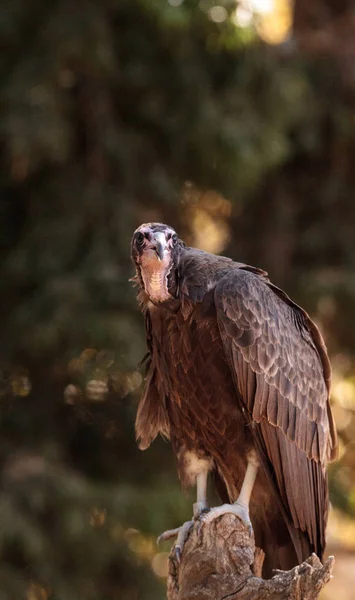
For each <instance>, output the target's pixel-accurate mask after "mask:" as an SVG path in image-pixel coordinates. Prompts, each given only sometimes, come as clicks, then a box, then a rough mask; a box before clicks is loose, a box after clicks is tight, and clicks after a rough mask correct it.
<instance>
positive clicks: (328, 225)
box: [0, 0, 355, 600]
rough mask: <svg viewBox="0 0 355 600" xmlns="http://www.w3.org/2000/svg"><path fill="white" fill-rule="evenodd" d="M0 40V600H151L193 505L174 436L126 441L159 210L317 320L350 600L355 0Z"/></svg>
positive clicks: (167, 8)
mask: <svg viewBox="0 0 355 600" xmlns="http://www.w3.org/2000/svg"><path fill="white" fill-rule="evenodd" d="M253 8H254V9H255V10H254V12H253V11H252V9H253ZM292 20H293V29H291V26H292ZM0 31H1V52H0V81H1V92H0V110H1V116H2V118H1V126H0V160H1V174H0V189H1V197H0V264H1V277H0V297H1V311H0V323H1V343H0V487H1V491H0V600H22V599H25V600H79V599H80V600H121V599H122V600H153V599H154V600H162V599H163V598H164V585H165V584H164V574H165V572H166V557H167V550H168V549H169V544H166V545H164V546H163V547H162V548H160V549H159V548H157V546H156V544H155V538H156V536H157V534H158V533H160V532H161V531H162V530H164V529H165V528H171V527H174V526H177V525H178V524H180V523H181V522H182V521H183V520H185V519H187V518H190V516H191V502H192V496H185V495H184V494H183V493H182V492H181V491H180V487H179V483H178V481H177V476H176V472H175V465H174V460H173V457H172V454H171V450H170V447H169V445H168V444H165V443H164V442H163V441H157V442H156V443H155V444H154V445H153V447H152V448H151V449H150V450H149V451H147V452H145V453H141V452H139V451H138V450H137V448H136V445H135V440H134V418H135V412H136V407H137V402H138V399H139V395H140V393H141V385H142V373H141V372H140V370H139V369H138V368H137V364H138V362H139V360H140V359H141V358H142V357H143V355H144V353H145V340H144V330H143V321H142V317H141V315H140V314H139V312H138V311H137V309H136V303H135V293H134V290H133V289H132V287H131V284H130V283H129V282H128V279H129V278H130V277H131V276H132V275H133V267H132V265H131V263H130V256H129V253H130V238H131V235H132V232H133V230H134V229H135V228H136V227H137V226H138V225H139V224H140V223H142V222H145V221H151V220H159V221H163V222H167V223H169V224H170V225H172V226H173V227H175V229H176V230H177V231H178V232H179V233H180V235H181V237H183V238H184V239H185V240H186V241H187V242H188V243H191V244H194V245H197V246H199V247H202V248H204V249H206V250H209V251H212V252H223V253H224V254H227V255H229V256H231V257H233V258H235V259H236V260H239V261H244V262H247V263H250V264H253V265H256V266H259V267H262V268H265V269H267V270H268V271H269V273H270V277H271V278H272V280H273V281H274V282H275V283H276V284H277V285H279V286H281V287H283V288H284V289H285V290H286V291H287V292H288V293H289V294H291V295H292V297H293V298H294V299H295V300H296V301H297V302H298V303H300V304H302V305H303V306H304V307H305V308H306V310H308V312H309V313H310V314H311V315H312V317H313V318H314V319H315V320H316V321H317V323H318V324H319V326H320V327H321V329H322V332H323V334H324V336H325V338H326V342H327V345H328V348H329V351H330V354H331V359H332V364H333V370H334V385H333V394H332V399H333V406H334V412H335V417H336V420H337V424H338V428H339V435H340V460H339V462H338V463H337V464H335V465H334V466H332V468H331V471H330V483H331V500H332V504H333V511H332V516H331V523H330V526H329V549H330V550H331V551H334V552H335V554H336V557H337V569H338V570H337V571H336V574H338V576H337V577H336V578H335V579H334V581H333V582H332V583H331V586H333V588H332V587H331V586H329V588H328V589H329V592H328V591H327V590H326V594H327V593H328V596H326V595H325V596H324V598H325V597H327V598H330V595H331V594H337V598H338V600H350V599H352V598H353V589H354V584H355V581H354V580H353V581H352V582H351V581H350V579H349V577H350V575H351V565H352V572H353V575H352V576H353V577H354V565H355V559H354V554H353V552H354V549H355V525H354V522H353V521H352V517H354V516H355V484H354V476H355V445H354V442H353V441H352V440H353V439H354V435H355V375H354V362H355V333H354V332H355V321H354V315H355V310H354V301H355V274H354V268H355V240H354V238H355V236H354V233H355V202H354V185H355V153H354V152H355V8H354V3H353V2H350V0H348V1H347V0H312V2H309V0H296V2H295V8H294V12H293V13H292V10H291V6H290V4H289V3H288V1H287V0H249V1H248V0H243V1H241V0H240V1H239V2H237V3H236V2H235V1H233V2H222V0H221V1H220V2H214V1H212V0H201V1H200V2H197V1H195V0H184V1H181V0H170V3H169V2H168V1H167V0H100V2H99V1H97V2H95V1H91V2H90V1H85V0H81V1H77V2H75V0H71V1H70V2H69V1H66V0H53V2H47V1H45V0H32V1H31V2H28V1H26V0H5V1H4V2H3V3H2V4H1V7H0ZM349 573H350V575H349ZM333 597H334V596H333Z"/></svg>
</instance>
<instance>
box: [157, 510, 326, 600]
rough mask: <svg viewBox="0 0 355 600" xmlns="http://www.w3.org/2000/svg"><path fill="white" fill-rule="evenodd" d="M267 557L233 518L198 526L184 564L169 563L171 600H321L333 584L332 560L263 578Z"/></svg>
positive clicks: (316, 561) (314, 560) (311, 559)
mask: <svg viewBox="0 0 355 600" xmlns="http://www.w3.org/2000/svg"><path fill="white" fill-rule="evenodd" d="M263 560H264V553H263V552H262V550H260V549H259V548H255V543H254V536H253V535H250V533H249V531H248V529H247V528H246V527H245V525H244V524H243V523H242V522H241V521H240V520H239V519H238V518H237V517H235V516H234V515H224V516H223V517H222V518H221V519H218V520H215V521H212V523H210V524H206V525H204V526H203V528H202V530H201V531H200V532H199V531H198V527H197V525H196V526H195V528H194V529H193V531H192V533H191V535H190V537H189V539H188V540H187V542H186V545H185V548H184V552H183V555H182V558H181V561H180V562H179V563H178V562H177V561H176V558H175V554H174V549H173V550H172V552H171V553H170V557H169V576H168V595H167V596H168V600H226V599H227V598H228V600H316V599H317V598H318V597H319V594H320V592H321V590H322V588H323V587H324V585H325V584H326V583H327V582H328V581H329V580H330V578H331V571H332V568H333V563H334V559H333V557H330V558H328V560H327V561H326V562H325V564H324V565H322V564H321V562H320V561H319V559H318V557H317V556H315V555H314V554H313V555H312V556H310V557H309V558H308V559H307V560H306V561H305V562H304V563H302V564H301V565H299V566H297V567H295V568H294V569H292V570H291V571H276V572H275V575H274V577H272V579H269V580H265V579H262V578H261V571H262V565H263Z"/></svg>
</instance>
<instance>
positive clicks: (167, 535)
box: [157, 527, 181, 546]
mask: <svg viewBox="0 0 355 600" xmlns="http://www.w3.org/2000/svg"><path fill="white" fill-rule="evenodd" d="M180 529H181V527H176V529H168V530H167V531H163V533H161V534H160V535H159V536H158V537H157V544H158V546H159V544H160V543H161V542H165V541H166V540H170V539H171V538H174V537H177V536H178V534H179V531H180Z"/></svg>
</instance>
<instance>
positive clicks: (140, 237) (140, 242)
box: [136, 231, 145, 246]
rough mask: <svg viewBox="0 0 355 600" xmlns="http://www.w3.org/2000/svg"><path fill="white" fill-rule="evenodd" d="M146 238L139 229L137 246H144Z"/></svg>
mask: <svg viewBox="0 0 355 600" xmlns="http://www.w3.org/2000/svg"><path fill="white" fill-rule="evenodd" d="M144 239H145V238H144V235H143V233H141V232H140V231H139V232H138V233H137V235H136V243H137V246H143V244H144Z"/></svg>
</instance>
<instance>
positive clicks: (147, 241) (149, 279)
mask: <svg viewBox="0 0 355 600" xmlns="http://www.w3.org/2000/svg"><path fill="white" fill-rule="evenodd" d="M181 246H182V242H181V240H179V238H178V236H177V235H176V232H175V231H174V229H172V227H169V225H164V224H163V223H144V224H143V225H141V226H140V227H138V229H136V230H135V232H134V234H133V237H132V244H131V253H132V260H133V262H134V264H135V267H136V271H137V276H138V279H139V282H140V285H141V287H142V289H143V290H144V291H145V293H146V294H147V296H148V297H149V299H150V300H151V301H152V302H153V303H154V304H158V303H160V302H166V301H168V300H171V299H173V298H176V296H177V292H178V266H179V254H180V248H181Z"/></svg>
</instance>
